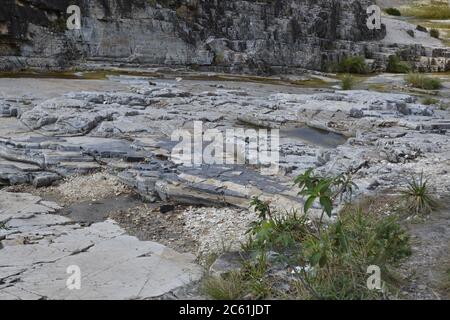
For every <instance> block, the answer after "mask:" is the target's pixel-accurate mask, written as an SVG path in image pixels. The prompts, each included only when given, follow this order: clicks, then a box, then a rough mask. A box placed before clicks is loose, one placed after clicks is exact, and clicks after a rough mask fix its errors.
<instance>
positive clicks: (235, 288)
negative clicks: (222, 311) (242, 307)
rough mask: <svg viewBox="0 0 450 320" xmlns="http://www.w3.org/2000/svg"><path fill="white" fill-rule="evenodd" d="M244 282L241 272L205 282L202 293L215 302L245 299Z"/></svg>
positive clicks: (212, 278) (210, 278)
mask: <svg viewBox="0 0 450 320" xmlns="http://www.w3.org/2000/svg"><path fill="white" fill-rule="evenodd" d="M243 290H244V282H243V279H242V275H241V274H240V273H239V272H231V273H229V274H228V275H226V276H224V277H209V278H206V279H205V280H203V283H202V286H201V291H202V292H203V293H205V294H206V295H208V296H209V297H211V298H213V299H215V300H238V299H242V298H243V292H244V291H243Z"/></svg>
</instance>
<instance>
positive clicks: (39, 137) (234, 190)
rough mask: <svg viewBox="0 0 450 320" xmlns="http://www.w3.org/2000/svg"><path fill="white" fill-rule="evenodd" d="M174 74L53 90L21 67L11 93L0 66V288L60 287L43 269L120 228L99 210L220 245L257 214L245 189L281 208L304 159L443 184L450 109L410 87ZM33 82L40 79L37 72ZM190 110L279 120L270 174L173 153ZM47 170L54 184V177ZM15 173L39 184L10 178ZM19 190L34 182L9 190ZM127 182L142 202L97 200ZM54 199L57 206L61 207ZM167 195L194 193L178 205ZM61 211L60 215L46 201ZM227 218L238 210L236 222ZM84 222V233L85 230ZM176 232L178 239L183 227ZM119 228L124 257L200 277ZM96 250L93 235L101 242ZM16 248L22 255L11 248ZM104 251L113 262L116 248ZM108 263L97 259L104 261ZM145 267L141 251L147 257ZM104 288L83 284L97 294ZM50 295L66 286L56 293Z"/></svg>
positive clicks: (291, 204)
mask: <svg viewBox="0 0 450 320" xmlns="http://www.w3.org/2000/svg"><path fill="white" fill-rule="evenodd" d="M12 80H14V79H12ZM179 80H180V79H178V81H174V80H158V79H150V80H149V78H145V77H132V76H122V77H116V76H114V77H112V78H110V80H106V81H96V80H82V81H81V83H84V84H85V85H86V88H88V87H90V84H89V82H94V83H96V85H100V83H103V86H104V87H109V90H106V91H82V90H79V91H76V92H70V91H67V88H66V87H65V85H64V82H63V81H60V80H58V81H54V82H53V85H54V86H53V88H54V91H55V92H54V93H53V94H52V96H48V95H46V94H43V93H41V91H40V90H39V88H38V87H39V85H40V82H41V81H42V80H39V79H36V80H32V83H33V86H37V87H35V89H32V90H31V92H29V93H27V94H26V96H25V95H24V96H21V97H18V96H15V98H11V96H10V95H11V94H12V95H14V94H15V91H14V89H13V88H11V84H12V83H11V79H10V80H6V79H5V80H0V86H1V87H2V90H3V92H4V98H3V99H2V101H1V114H2V117H1V118H0V123H1V129H0V136H1V141H0V159H1V160H0V181H1V183H2V185H3V186H4V187H7V186H9V187H7V188H6V189H4V190H3V191H0V193H1V198H2V201H1V203H2V207H1V213H2V218H1V221H2V225H3V226H4V229H2V230H1V238H2V246H3V249H2V250H1V252H0V256H1V257H3V259H6V260H5V261H4V262H2V263H0V266H1V269H2V272H3V273H5V275H2V284H1V287H0V292H1V293H2V294H3V295H6V296H8V297H14V296H15V297H20V298H26V297H36V298H39V297H49V298H55V297H58V293H55V292H51V291H49V290H50V288H48V287H45V286H46V285H47V286H48V285H49V283H50V284H51V285H50V287H51V288H54V287H55V286H56V287H58V288H59V285H57V283H56V282H57V281H60V276H58V273H56V272H53V271H51V270H56V269H54V268H60V267H61V266H62V265H66V264H67V265H70V264H73V263H75V262H76V261H77V260H78V259H82V260H81V261H85V262H86V263H89V257H91V256H92V257H93V258H94V257H96V256H97V253H96V250H97V248H98V247H99V246H100V244H99V242H98V241H99V239H98V238H96V237H100V239H106V240H107V239H109V240H107V241H115V240H117V239H116V237H122V236H124V235H123V234H124V232H125V231H124V230H122V229H120V228H119V227H118V226H116V225H115V224H114V223H113V222H112V221H109V220H105V219H108V217H109V216H110V215H111V216H113V217H114V219H116V220H118V221H120V222H122V223H124V226H125V227H126V228H127V229H128V230H129V231H130V232H132V233H134V234H139V235H140V238H141V239H143V240H153V241H155V240H156V241H160V242H163V243H165V244H166V245H168V246H171V247H174V248H177V249H178V250H181V251H184V252H192V253H194V254H196V255H197V257H198V258H200V260H202V259H205V258H206V257H208V256H209V255H211V254H213V253H217V252H220V251H221V250H223V249H224V247H226V248H235V249H236V248H239V245H240V243H241V242H242V241H243V240H244V239H245V232H246V229H247V228H248V224H249V223H250V222H251V221H252V220H253V219H254V218H252V214H251V212H249V211H248V206H249V201H250V199H251V197H253V196H260V198H262V199H267V200H270V201H271V202H272V205H273V206H275V207H277V208H279V209H281V210H290V209H296V210H299V211H301V210H302V207H303V203H302V201H301V199H300V198H299V197H298V196H297V194H296V193H297V191H296V190H295V189H294V188H293V187H292V180H293V178H294V177H295V176H296V175H298V174H300V173H302V172H303V171H304V170H306V169H308V168H311V167H313V168H316V169H317V170H318V171H319V172H323V173H332V174H335V173H341V172H348V173H352V174H353V177H354V181H355V183H356V184H357V185H358V187H359V189H358V190H357V194H365V195H367V194H377V193H381V192H383V191H386V190H388V191H389V190H393V189H396V188H398V187H399V186H401V185H402V184H405V183H406V177H408V176H409V175H412V174H419V173H420V172H422V171H423V172H424V174H425V175H426V176H428V177H432V179H433V186H434V187H435V189H436V190H435V191H436V193H437V194H438V195H440V196H441V197H443V196H445V195H447V194H448V193H449V192H450V175H449V174H448V172H449V169H450V167H449V165H450V143H449V139H450V137H449V135H448V133H447V130H448V128H449V126H450V121H449V117H448V112H449V111H445V110H440V109H439V108H437V107H433V106H425V105H422V104H421V103H420V101H419V100H418V98H417V97H415V96H412V95H409V94H401V93H380V92H373V91H367V90H359V91H358V90H355V91H339V90H335V89H332V88H317V89H307V88H306V89H301V88H296V87H283V86H278V85H268V84H264V83H259V84H258V83H253V84H252V83H247V84H246V86H242V85H241V84H239V83H238V82H220V81H219V82H210V81H194V80H185V81H183V80H181V81H179ZM16 81H23V80H22V79H17V80H16ZM67 81H73V80H67ZM42 82H43V84H42V85H44V86H45V85H46V84H45V81H42ZM57 82H61V83H60V84H58V83H57ZM97 82H98V83H97ZM447 85H448V84H447ZM13 86H14V85H13ZM194 121H202V122H203V127H204V129H205V130H206V129H208V128H209V129H210V128H215V129H217V130H219V131H225V130H226V129H227V128H232V127H242V128H247V129H248V128H255V127H259V128H277V129H281V134H280V135H281V141H280V144H281V146H280V167H279V171H278V172H276V173H275V174H272V175H269V176H268V175H263V174H261V170H260V168H259V167H257V166H256V167H255V166H248V165H237V164H236V165H202V166H200V167H195V166H194V167H188V166H184V165H183V164H176V163H174V162H173V161H171V157H170V153H171V148H172V147H173V146H174V143H175V142H173V141H171V139H170V137H171V134H172V132H173V130H174V129H176V128H184V129H186V130H192V128H193V122H194ZM305 126H308V127H309V128H310V129H308V130H305V128H308V127H305ZM311 128H317V129H311ZM99 170H101V171H103V172H105V173H106V176H105V178H101V177H99V178H94V177H93V178H92V179H91V180H86V182H84V181H85V179H84V178H82V176H81V177H80V178H75V180H72V178H71V177H77V176H79V175H80V174H81V175H83V174H88V173H92V172H96V171H99ZM88 177H89V176H88ZM67 179H69V180H67ZM103 179H104V180H103ZM111 179H112V180H111ZM65 181H66V182H65ZM102 181H104V182H102ZM61 182H62V184H61ZM58 183H60V187H57V188H56V189H55V187H51V186H52V185H55V184H58ZM24 184H30V185H32V186H34V187H35V188H40V189H37V190H38V191H33V190H34V189H32V188H31V189H30V188H28V189H27V188H25V189H23V188H22V189H21V188H20V187H19V189H17V188H18V187H14V186H19V185H24ZM5 190H6V191H5ZM20 190H22V191H23V192H31V193H34V194H37V195H39V196H30V195H27V194H15V193H11V191H14V192H17V191H20ZM39 190H41V191H39ZM131 193H136V194H137V195H139V196H140V198H141V199H143V200H145V201H146V202H149V207H147V209H144V208H142V207H139V204H138V202H137V201H131V202H126V203H127V205H123V204H121V203H120V202H112V203H111V202H108V201H110V200H108V199H111V198H110V197H117V196H119V195H120V194H125V195H126V194H131ZM16 197H21V198H20V200H17V199H16ZM41 197H44V199H47V200H42V198H41ZM48 200H53V201H56V203H58V204H56V203H54V202H49V201H48ZM85 201H87V203H90V204H88V206H87V207H84V208H85V209H84V210H89V211H90V212H92V213H91V215H87V214H86V213H85V212H84V214H81V215H80V214H78V213H79V212H80V208H83V206H82V203H85ZM98 201H100V202H98ZM117 201H121V200H117ZM127 201H128V200H127ZM27 203H29V204H27ZM108 203H110V204H109V206H108ZM152 203H154V204H152ZM164 203H166V204H171V205H170V206H168V207H167V210H168V211H172V210H175V213H172V214H175V215H176V216H174V218H170V220H168V219H169V218H168V217H167V215H171V213H165V212H166V210H165V208H164V206H163V205H161V204H164ZM73 204H80V205H78V207H74V206H72V205H73ZM59 205H63V206H65V207H66V209H67V210H66V211H63V210H62V209H60V208H59ZM173 205H181V206H194V207H193V208H187V209H186V210H184V209H183V207H180V208H178V209H176V208H175V207H174V206H173ZM199 205H202V206H207V207H223V206H230V209H225V211H221V210H222V209H213V210H207V209H206V208H204V209H202V208H198V209H196V206H199ZM5 206H6V207H5ZM86 208H89V209H86ZM133 208H135V209H133ZM136 208H137V209H136ZM139 208H140V209H139ZM233 208H234V209H233ZM227 210H228V211H227ZM58 212H59V214H62V216H59V215H55V213H56V214H58ZM113 212H116V213H114V214H112V213H113ZM158 212H160V213H158ZM131 214H132V215H131ZM95 217H97V218H95ZM152 217H154V218H152ZM175 217H176V218H175ZM233 217H234V218H233ZM236 220H239V221H240V223H238V224H236V223H233V222H235V221H236ZM77 221H78V222H77ZM147 221H158V224H157V225H158V226H160V227H161V228H163V229H165V230H167V232H169V233H170V228H171V226H173V232H175V233H174V235H173V236H163V235H162V234H164V232H160V231H157V230H156V228H150V229H145V228H147V227H144V226H145V225H146V224H147V223H149V222H147ZM80 223H81V225H79V224H80ZM92 223H93V224H92ZM143 228H144V229H143ZM177 228H178V229H177ZM97 229H99V230H101V231H97ZM144 230H147V231H144ZM177 230H178V231H177ZM78 233H83V234H84V235H83V239H84V241H83V242H82V244H84V243H85V242H86V245H85V246H84V245H83V246H81V244H79V243H78V242H77V241H76V239H77V237H78V235H77V234H78ZM91 233H95V236H94V235H92V238H91V236H86V234H87V235H90V234H91ZM103 233H105V234H103ZM176 234H178V236H177V235H176ZM179 236H182V239H185V240H182V241H180V239H178V237H179ZM80 237H81V236H80ZM126 237H129V236H126ZM127 239H128V238H127ZM176 239H178V241H177V240H176ZM127 241H128V240H127ZM129 241H130V242H131V243H130V247H127V249H126V250H127V251H130V248H131V247H133V246H136V250H137V251H136V252H137V253H136V254H134V255H133V257H130V258H127V259H126V261H127V263H131V262H132V263H133V264H135V262H134V261H135V260H129V259H139V258H140V257H147V256H149V258H148V259H156V257H158V259H163V261H164V263H168V264H170V263H172V262H171V261H172V260H171V259H175V260H176V261H178V262H177V263H181V265H179V266H177V267H175V266H174V267H173V268H175V269H174V272H179V271H176V270H179V269H177V268H181V269H183V270H185V269H184V268H188V269H189V270H192V272H193V273H192V279H190V278H189V277H190V276H189V277H188V278H189V279H190V280H189V281H195V280H196V279H197V280H198V278H199V273H198V270H199V269H198V268H199V267H194V266H193V265H191V264H189V263H190V262H188V260H180V259H181V258H180V259H179V258H176V256H174V258H170V257H171V255H172V254H171V255H170V256H169V257H168V258H167V259H166V255H162V256H161V257H160V256H159V254H157V255H156V256H153V255H151V254H150V255H148V252H153V251H152V246H156V244H154V245H153V244H147V243H146V242H140V241H138V240H136V239H135V238H132V237H129ZM103 243H104V246H106V247H105V248H104V250H109V249H108V248H109V247H108V245H109V244H108V242H104V240H102V242H101V244H102V245H103ZM75 244H76V245H75ZM74 245H75V247H73V246H74ZM55 246H56V248H54V247H55ZM80 246H81V247H80ZM158 246H159V245H158ZM158 248H159V247H158ZM124 249H125V248H124ZM98 250H100V251H101V250H103V249H101V246H100V248H99V249H98ZM115 250H120V248H117V247H116V248H115ZM161 250H163V249H162V248H161ZM164 250H166V249H164ZM167 250H169V249H167ZM61 251H62V252H61ZM131 251H132V252H134V251H133V250H131ZM101 252H103V251H101ZM173 254H175V253H173ZM13 255H14V256H15V255H17V256H18V257H19V256H21V257H25V256H26V257H27V258H26V259H25V260H24V261H22V260H20V259H19V258H17V259H16V258H14V259H11V256H13ZM43 255H44V256H43ZM118 255H119V256H121V254H118ZM151 257H154V258H151ZM21 259H22V258H21ZM66 259H68V260H67V261H66ZM143 259H144V260H145V259H147V258H143ZM183 259H184V258H183ZM8 261H9V262H8ZM11 261H13V263H12V262H11ZM21 261H22V262H21ZM136 261H139V260H136ZM158 261H159V260H158ZM183 261H186V262H183ZM69 262H70V263H69ZM106 262H108V261H106ZM106 262H105V263H106ZM80 263H81V262H80ZM83 263H84V262H83ZM108 263H109V262H108ZM158 263H160V262H158ZM161 263H162V262H161ZM111 264H112V265H116V261H111ZM42 268H44V269H42ZM99 268H100V269H99V270H103V267H101V266H99ZM105 268H106V269H104V270H107V269H108V268H107V266H106V265H105ZM146 268H152V265H151V264H150V265H148V264H146ZM146 268H144V269H142V272H144V274H145V272H146V271H145V270H147V271H148V270H149V269H146ZM196 268H197V269H196ZM47 269H48V270H47ZM181 269H180V270H181ZM61 272H65V270H63V271H61ZM139 272H141V271H139ZM152 272H153V271H152ZM190 272H191V271H190ZM42 274H48V275H49V277H50V278H48V279H47V280H48V281H47V280H45V281H44V282H45V283H46V284H42V285H37V284H36V281H38V280H37V279H39V277H41V276H42ZM133 274H134V275H135V276H136V277H141V276H139V274H138V273H135V272H133ZM183 274H184V273H183ZM189 274H190V273H186V274H184V275H185V276H188V275H189ZM50 275H51V276H50ZM35 277H38V278H37V279H36V278H35ZM52 277H56V278H52ZM102 277H106V278H107V277H108V273H107V272H106V271H102ZM176 277H177V279H178V276H176ZM106 278H105V279H106ZM143 278H145V279H147V278H146V277H145V276H143V277H142V278H140V280H143ZM169 278H171V276H170V277H169ZM183 279H184V280H183ZM183 279H181V278H180V281H181V282H179V283H176V284H175V283H171V284H170V283H168V284H162V285H161V286H162V287H163V288H164V289H161V290H162V291H158V290H160V288H159V285H158V288H159V289H158V290H156V289H154V290H155V291H152V290H153V288H150V287H149V288H148V289H147V288H146V287H145V286H144V287H142V290H143V291H141V292H140V293H136V292H135V291H134V292H133V293H131V292H130V294H128V292H127V293H126V294H125V293H123V294H124V296H120V297H121V298H130V297H135V298H151V297H155V296H158V295H160V294H163V293H166V292H168V291H170V290H171V289H174V288H175V287H180V286H183V284H184V283H189V281H188V280H186V278H183ZM41 280H42V279H41ZM99 281H100V280H99ZM120 281H128V280H125V279H124V280H120ZM136 281H137V279H136ZM39 283H41V282H39ZM182 283H183V284H182ZM90 285H91V284H90ZM94 285H97V284H96V282H93V283H92V286H94ZM149 286H150V284H149ZM110 289H111V288H106V289H105V290H110ZM52 290H53V289H52ZM59 290H63V291H64V288H63V289H59ZM111 290H113V289H111ZM130 290H131V289H130ZM146 290H149V291H146ZM105 292H107V291H105ZM105 292H103V293H102V292H99V293H98V294H97V295H95V296H92V297H93V298H95V297H97V298H101V297H104V296H105V295H106V294H107V293H105ZM25 293H26V294H27V295H25ZM66 294H67V295H66ZM60 297H66V298H70V297H74V296H70V295H69V293H64V296H60Z"/></svg>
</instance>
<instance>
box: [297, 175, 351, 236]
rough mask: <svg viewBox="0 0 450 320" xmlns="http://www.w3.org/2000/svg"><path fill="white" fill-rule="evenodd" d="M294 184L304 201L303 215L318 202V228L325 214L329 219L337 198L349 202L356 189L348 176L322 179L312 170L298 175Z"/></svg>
mask: <svg viewBox="0 0 450 320" xmlns="http://www.w3.org/2000/svg"><path fill="white" fill-rule="evenodd" d="M294 183H295V185H297V186H298V187H299V188H300V192H299V193H298V194H299V195H301V196H303V197H304V198H305V199H306V201H305V205H304V209H303V210H304V212H305V214H308V211H309V210H310V209H311V207H312V206H313V204H314V203H315V202H316V201H317V200H318V201H319V204H320V207H321V209H322V214H321V216H320V220H319V228H320V227H321V226H320V224H321V223H322V220H323V217H324V214H325V213H326V214H327V216H328V217H329V218H331V214H332V212H333V202H334V201H336V200H337V199H338V198H339V200H340V201H342V200H344V199H345V200H350V199H351V197H352V194H353V191H354V189H355V188H357V186H356V185H355V184H354V183H353V182H352V178H351V176H350V175H347V174H341V175H338V176H335V177H322V176H319V175H316V174H314V172H313V169H309V170H306V171H305V173H303V174H301V175H299V176H298V177H297V178H296V179H295V180H294ZM319 231H320V230H319Z"/></svg>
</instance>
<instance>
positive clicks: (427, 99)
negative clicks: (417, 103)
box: [421, 97, 439, 106]
mask: <svg viewBox="0 0 450 320" xmlns="http://www.w3.org/2000/svg"><path fill="white" fill-rule="evenodd" d="M421 102H422V104H423V105H425V106H431V105H437V104H438V103H439V100H438V99H435V98H431V97H425V98H423V99H422V101H421Z"/></svg>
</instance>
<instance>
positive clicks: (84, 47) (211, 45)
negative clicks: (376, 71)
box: [0, 0, 414, 72]
mask: <svg viewBox="0 0 450 320" xmlns="http://www.w3.org/2000/svg"><path fill="white" fill-rule="evenodd" d="M2 2H3V8H2V10H1V11H0V69H3V70H7V69H13V68H15V69H17V68H30V67H33V68H34V67H37V68H64V67H67V66H70V65H71V64H72V63H73V62H75V61H79V60H102V61H114V62H124V63H138V64H151V65H170V66H176V65H195V66H201V67H205V68H206V67H208V68H209V69H216V70H225V71H232V72H249V71H255V70H256V71H258V72H280V71H281V72H283V71H286V70H288V69H289V70H293V69H295V68H296V67H298V68H307V69H315V70H325V69H327V68H328V67H329V66H330V65H332V64H333V63H335V62H337V61H339V59H340V58H341V57H343V56H346V55H349V54H354V55H355V54H356V55H364V56H365V57H366V58H369V59H370V58H374V57H375V58H376V59H378V60H383V54H382V55H381V56H380V55H378V56H377V55H376V54H374V52H373V51H374V50H375V51H377V52H382V51H383V50H380V48H378V47H374V46H373V44H371V43H370V42H371V41H373V40H380V39H383V38H384V36H385V34H386V28H385V26H384V25H383V28H382V29H381V30H375V31H372V30H369V29H368V28H367V26H366V19H367V14H366V8H367V7H368V6H369V5H371V4H373V3H374V1H373V0H345V1H344V0H260V1H254V0H253V1H251V0H248V1H242V0H230V1H219V0H210V1H204V0H131V1H127V0H2ZM71 4H77V5H79V6H80V8H81V12H82V28H81V30H67V28H66V19H67V18H68V16H69V15H68V14H67V13H66V9H67V7H68V6H69V5H71ZM380 57H381V58H380ZM411 60H414V57H413V58H411ZM380 65H382V63H381V64H380V63H378V67H379V66H380ZM376 66H377V63H375V67H376Z"/></svg>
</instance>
